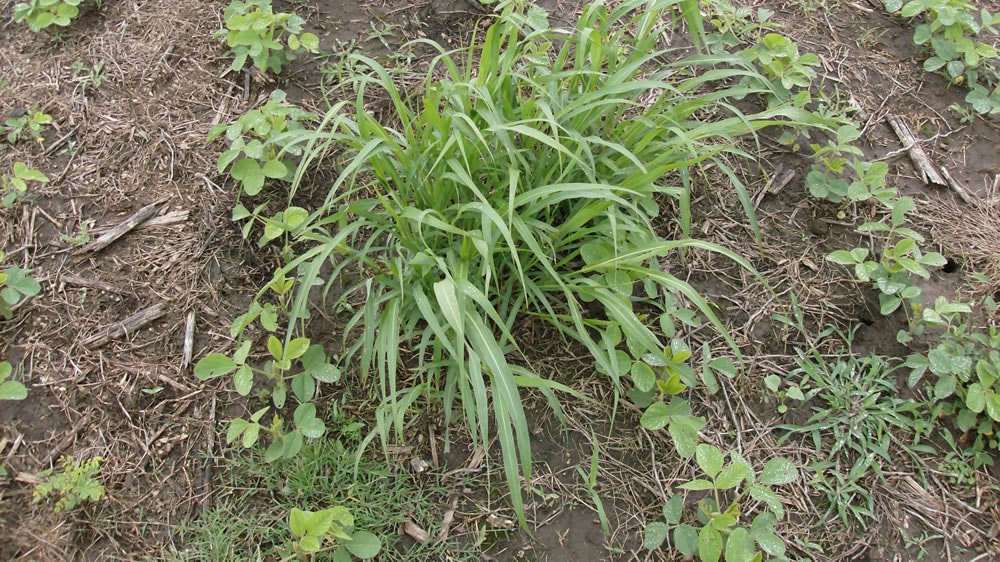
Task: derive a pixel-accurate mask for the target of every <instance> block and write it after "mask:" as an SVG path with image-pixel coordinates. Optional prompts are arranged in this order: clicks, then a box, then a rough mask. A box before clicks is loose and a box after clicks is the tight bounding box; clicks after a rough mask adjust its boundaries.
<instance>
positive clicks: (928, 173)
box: [885, 115, 948, 187]
mask: <svg viewBox="0 0 1000 562" xmlns="http://www.w3.org/2000/svg"><path fill="white" fill-rule="evenodd" d="M885 120H886V121H888V122H889V126H890V127H892V130H893V131H894V132H895V133H896V136H897V137H899V140H900V141H901V142H902V143H903V146H904V147H906V151H907V153H909V155H910V160H911V161H913V165H914V166H916V168H917V170H918V171H919V172H920V176H921V178H923V180H924V183H927V184H934V185H940V186H942V187H946V186H947V185H948V183H947V182H946V181H945V179H944V178H942V177H941V174H939V173H938V171H937V168H936V167H935V166H934V164H933V163H932V162H931V159H930V157H928V156H927V153H926V152H924V149H923V148H921V147H920V144H919V143H917V139H916V137H914V136H913V133H912V132H910V128H909V127H908V126H907V125H906V123H905V122H904V121H903V119H902V118H901V117H899V116H897V115H886V116H885Z"/></svg>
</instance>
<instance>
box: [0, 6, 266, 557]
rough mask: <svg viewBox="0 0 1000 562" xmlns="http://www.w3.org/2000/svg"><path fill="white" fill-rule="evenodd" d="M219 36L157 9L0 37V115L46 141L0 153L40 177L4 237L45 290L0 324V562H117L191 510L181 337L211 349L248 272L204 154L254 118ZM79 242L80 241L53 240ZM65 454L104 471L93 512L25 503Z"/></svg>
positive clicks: (187, 15)
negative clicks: (17, 391)
mask: <svg viewBox="0 0 1000 562" xmlns="http://www.w3.org/2000/svg"><path fill="white" fill-rule="evenodd" d="M11 7H12V4H11V3H5V4H4V5H3V10H2V12H3V13H4V14H8V13H9V12H10V10H11ZM219 25H220V23H219V7H218V5H217V4H214V3H211V2H188V3H184V4H177V3H175V2H166V1H159V0H154V1H149V2H106V3H104V5H103V6H102V7H101V8H100V9H97V8H96V7H94V6H92V5H88V6H87V8H86V9H85V13H84V14H83V15H82V16H81V17H80V19H79V20H77V21H76V22H75V23H74V25H73V26H72V27H70V28H67V29H63V30H60V32H59V35H58V37H56V36H53V35H51V34H48V33H44V32H43V33H38V34H32V33H30V32H29V31H28V30H27V29H26V27H24V26H23V25H7V26H5V27H4V28H3V29H2V30H0V44H2V45H4V48H3V49H2V50H0V76H2V78H3V81H4V86H3V95H2V96H0V114H9V113H11V112H16V111H18V110H24V109H29V108H32V107H36V106H37V107H38V108H39V109H40V110H41V111H44V112H46V113H48V114H51V115H52V117H53V126H52V128H51V129H49V130H48V131H47V132H46V134H45V135H44V140H43V141H42V142H40V143H37V144H34V143H32V142H31V141H22V142H21V143H19V144H17V145H14V146H6V147H4V149H3V152H2V153H0V167H2V168H3V169H4V170H5V171H6V170H7V169H9V167H10V166H11V165H12V163H13V162H25V163H27V164H28V165H30V166H32V167H34V168H37V169H39V170H41V171H43V172H44V173H46V174H47V175H48V176H49V178H51V181H50V182H49V183H48V184H47V185H46V186H45V187H44V188H39V189H32V190H31V191H29V193H28V196H27V200H26V201H25V202H24V203H23V204H21V205H19V206H17V207H15V208H13V209H7V210H3V211H2V212H3V222H2V224H0V242H2V244H0V245H2V246H3V247H4V249H5V250H6V251H7V263H8V264H15V265H18V266H21V267H25V268H30V269H32V270H33V276H34V277H35V278H36V279H38V280H39V281H40V283H41V284H42V293H41V294H40V295H38V297H37V298H34V299H32V300H30V301H29V302H28V303H27V304H25V305H24V306H22V307H21V308H20V309H19V310H18V311H17V315H16V320H15V321H13V322H7V323H4V324H3V326H2V330H3V332H2V334H3V339H2V343H0V355H2V356H3V357H4V358H8V359H11V360H12V361H14V362H16V363H18V364H19V365H20V369H22V370H23V372H24V373H25V377H26V383H27V386H28V389H29V390H28V392H29V395H28V399H27V400H25V401H24V402H21V403H11V402H5V403H3V405H2V406H0V428H2V430H0V443H2V444H3V446H2V448H0V459H2V460H3V464H4V465H5V466H6V467H7V468H8V469H9V470H11V471H12V472H13V473H14V474H17V475H18V477H17V478H15V479H14V480H13V481H12V482H9V483H7V484H5V485H4V487H3V488H0V497H2V501H0V521H2V527H3V529H4V532H3V535H4V536H3V539H2V540H0V559H4V560H15V559H25V560H28V559H31V560H74V559H85V560H116V559H121V560H133V559H135V558H137V557H139V556H141V555H143V554H144V553H148V552H150V549H151V546H154V545H156V544H162V543H166V542H168V541H170V537H171V533H172V531H171V528H172V525H174V524H176V523H177V522H179V521H181V520H185V519H187V518H190V517H191V516H192V515H193V514H195V513H197V511H198V509H199V508H200V507H201V506H202V505H203V504H204V503H205V502H206V500H207V495H206V494H207V491H208V487H207V481H206V475H207V474H209V473H207V472H206V470H207V464H206V460H205V459H206V458H211V457H212V456H213V455H214V454H215V451H214V450H213V447H214V446H213V436H214V432H215V431H216V428H215V427H214V426H213V424H212V420H214V419H215V414H214V408H216V401H215V400H214V398H213V396H214V393H213V392H212V391H211V390H210V389H206V388H204V387H202V386H201V385H200V384H198V381H197V380H196V379H194V378H193V377H192V376H190V373H189V371H188V369H187V367H186V366H185V365H183V364H182V357H183V355H184V353H183V351H184V350H183V347H184V346H183V342H184V333H185V327H186V324H187V322H188V318H189V317H191V318H193V321H194V326H195V330H194V333H195V334H196V336H195V340H194V341H195V349H196V350H198V351H200V350H201V348H202V347H203V346H204V344H205V342H206V341H207V340H208V338H209V334H213V333H223V334H224V333H227V331H228V330H227V324H228V323H227V318H231V316H232V314H233V310H235V309H238V308H239V303H240V302H241V301H243V300H244V299H243V298H242V297H241V296H240V294H241V293H243V292H245V291H247V290H248V287H247V283H246V281H245V280H246V278H247V275H248V271H247V268H246V267H244V266H243V265H242V264H241V263H240V257H239V254H240V251H241V250H240V243H239V241H238V239H234V238H233V236H232V235H231V233H230V229H229V227H228V225H227V222H228V221H227V218H226V217H227V215H228V212H229V211H228V210H229V208H230V206H231V199H232V196H231V194H230V193H229V192H228V191H227V190H224V189H223V188H221V187H219V186H218V185H216V183H215V179H214V175H215V173H214V170H215V158H216V155H215V153H214V152H215V151H214V149H212V148H209V147H206V143H205V136H206V133H207V131H208V128H209V127H210V126H211V125H212V123H214V122H217V121H219V120H223V119H229V118H230V117H231V115H233V114H234V113H236V112H240V111H242V110H244V109H245V108H246V107H249V105H250V104H251V103H253V100H249V99H247V97H246V96H247V94H248V93H247V92H244V91H243V90H242V88H241V85H238V84H233V83H231V82H230V81H229V80H228V79H226V78H221V77H220V74H221V69H223V68H224V67H225V65H226V60H225V58H224V57H223V55H224V52H223V49H221V48H220V46H219V44H218V43H217V42H216V41H215V40H213V38H212V34H213V33H214V32H215V30H216V29H218V27H219ZM84 69H89V72H88V71H87V70H84ZM153 204H155V206H153V207H151V208H150V209H151V210H152V214H151V216H147V220H145V221H143V222H141V223H140V224H138V225H137V226H136V228H134V229H132V230H130V231H128V232H126V233H125V234H124V235H123V236H121V237H120V238H118V239H117V240H115V241H113V242H111V243H110V244H109V245H107V246H106V247H104V248H103V249H98V246H96V244H97V242H98V241H100V240H101V236H102V235H105V234H106V233H108V231H109V230H110V228H111V227H113V226H115V225H117V224H119V223H121V222H123V221H125V219H127V218H128V217H129V216H131V215H133V214H134V213H135V212H136V211H137V210H139V209H141V208H143V207H146V206H149V205H153ZM84 225H86V226H85V227H84ZM82 227H84V228H86V232H87V235H88V236H89V237H90V240H89V242H85V241H84V239H83V238H80V239H78V240H76V241H68V240H67V238H68V237H79V235H80V234H81V233H82V232H83V230H82ZM143 312H145V313H146V316H145V320H146V321H145V323H143V322H138V323H136V322H133V323H126V324H125V325H122V323H123V321H126V320H128V319H129V318H131V317H133V315H136V314H138V313H143ZM64 454H65V455H70V456H72V457H74V458H76V459H77V460H86V459H88V458H91V457H95V456H101V457H103V458H104V462H103V466H102V470H101V481H102V483H103V484H104V485H105V487H106V496H105V498H104V500H103V501H101V502H100V503H98V504H95V505H91V506H87V507H86V508H85V509H84V510H82V511H79V512H76V513H70V514H60V515H53V513H52V509H51V506H47V505H45V504H44V503H33V502H32V486H31V483H32V480H31V478H30V475H31V474H33V473H36V472H38V471H40V470H42V469H45V468H49V466H51V465H52V463H53V462H54V461H55V460H56V459H57V458H58V457H59V456H60V455H64Z"/></svg>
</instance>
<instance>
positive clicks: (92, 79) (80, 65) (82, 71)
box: [73, 60, 104, 89]
mask: <svg viewBox="0 0 1000 562" xmlns="http://www.w3.org/2000/svg"><path fill="white" fill-rule="evenodd" d="M73 81H74V82H77V83H79V84H82V85H83V87H84V88H94V89H97V88H100V87H101V85H102V84H104V61H97V62H96V63H94V66H88V65H87V64H86V63H84V62H83V61H80V60H78V61H76V62H74V63H73Z"/></svg>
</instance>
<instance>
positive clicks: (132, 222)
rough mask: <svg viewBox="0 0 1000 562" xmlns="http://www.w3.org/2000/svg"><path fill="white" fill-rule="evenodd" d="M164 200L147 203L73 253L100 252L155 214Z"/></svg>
mask: <svg viewBox="0 0 1000 562" xmlns="http://www.w3.org/2000/svg"><path fill="white" fill-rule="evenodd" d="M164 201H166V198H164V199H160V200H159V201H156V202H154V203H150V204H149V205H146V206H145V207H143V208H141V209H139V210H138V211H136V212H135V213H133V214H132V216H130V217H129V218H127V219H125V220H124V221H122V222H120V223H118V224H117V225H116V226H114V227H112V228H111V229H110V230H108V231H107V232H105V233H104V234H102V235H101V236H100V237H99V238H98V239H97V240H94V241H93V242H91V243H90V244H87V245H86V246H84V247H82V248H80V249H79V250H77V251H76V252H73V253H74V254H82V253H86V252H99V251H101V250H103V249H104V248H107V247H108V245H110V244H111V243H112V242H114V241H115V240H118V239H119V238H121V237H122V236H124V235H125V234H126V233H128V232H129V231H130V230H132V229H133V228H135V227H137V226H139V225H140V224H142V223H143V222H145V220H146V219H148V218H149V217H151V216H153V214H154V213H156V208H157V207H159V206H160V204H162V203H163V202H164Z"/></svg>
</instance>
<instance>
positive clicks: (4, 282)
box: [0, 252, 42, 320]
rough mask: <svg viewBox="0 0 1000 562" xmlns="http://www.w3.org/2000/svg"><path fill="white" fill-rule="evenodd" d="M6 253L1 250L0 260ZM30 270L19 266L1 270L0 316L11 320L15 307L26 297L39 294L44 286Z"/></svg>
mask: <svg viewBox="0 0 1000 562" xmlns="http://www.w3.org/2000/svg"><path fill="white" fill-rule="evenodd" d="M3 258H4V253H3V252H0V261H3ZM29 273H31V271H30V270H27V269H21V268H19V267H9V268H7V269H5V270H3V271H0V317H3V319H4V320H10V319H11V318H12V317H13V315H14V312H13V309H14V307H15V306H16V305H17V304H19V303H20V302H22V301H23V300H25V299H28V298H30V297H33V296H35V295H37V294H38V293H39V292H40V291H41V290H42V286H41V285H39V283H38V281H35V280H34V279H32V278H31V277H30V276H29V275H28V274H29Z"/></svg>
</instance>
